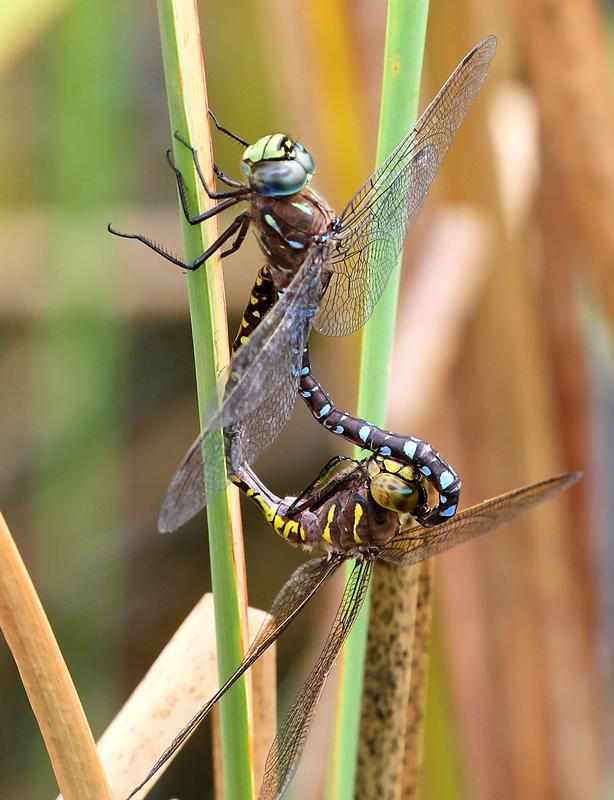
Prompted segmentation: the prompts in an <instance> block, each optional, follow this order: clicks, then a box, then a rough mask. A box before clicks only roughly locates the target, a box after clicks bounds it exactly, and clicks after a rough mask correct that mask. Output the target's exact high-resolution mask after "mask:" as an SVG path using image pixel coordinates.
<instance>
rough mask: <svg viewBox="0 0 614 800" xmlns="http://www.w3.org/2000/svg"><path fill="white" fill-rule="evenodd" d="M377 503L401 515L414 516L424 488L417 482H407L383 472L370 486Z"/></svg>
mask: <svg viewBox="0 0 614 800" xmlns="http://www.w3.org/2000/svg"><path fill="white" fill-rule="evenodd" d="M370 490H371V496H372V497H373V499H374V500H375V502H376V503H377V504H378V505H380V506H382V508H387V509H389V510H390V511H396V512H397V513H399V514H413V512H414V511H415V510H416V508H417V506H418V505H419V503H420V502H421V501H422V493H423V490H422V487H421V486H420V484H419V483H418V482H417V481H407V480H403V478H399V476H398V475H390V474H389V473H385V472H381V473H379V475H376V476H375V477H374V478H373V479H372V481H371V485H370Z"/></svg>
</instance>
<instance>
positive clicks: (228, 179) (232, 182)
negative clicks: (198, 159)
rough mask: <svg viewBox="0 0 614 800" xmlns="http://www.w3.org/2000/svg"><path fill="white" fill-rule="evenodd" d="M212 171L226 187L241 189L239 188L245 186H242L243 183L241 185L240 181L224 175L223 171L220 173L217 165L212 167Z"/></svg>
mask: <svg viewBox="0 0 614 800" xmlns="http://www.w3.org/2000/svg"><path fill="white" fill-rule="evenodd" d="M213 171H214V172H215V174H216V175H217V177H218V178H219V179H220V180H221V181H222V183H225V184H226V185H227V186H234V187H235V188H237V189H238V188H239V187H241V186H245V184H244V183H241V181H236V180H235V179H234V178H231V177H230V176H229V175H226V173H225V172H223V171H222V170H221V169H220V168H219V167H218V166H217V164H214V165H213Z"/></svg>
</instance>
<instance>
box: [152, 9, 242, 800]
mask: <svg viewBox="0 0 614 800" xmlns="http://www.w3.org/2000/svg"><path fill="white" fill-rule="evenodd" d="M158 16H159V20H160V34H161V39H162V52H163V59H164V74H165V80H166V87H167V95H168V103H169V111H170V120H171V131H173V132H174V131H179V132H180V134H181V135H182V136H183V137H184V138H186V139H187V140H188V141H189V142H191V144H192V145H193V146H195V147H196V148H197V149H198V151H199V157H200V162H201V165H202V166H203V169H204V172H205V175H206V176H208V179H209V181H210V182H211V185H213V180H212V157H211V141H210V137H209V127H208V117H207V98H206V85H205V76H204V67H203V57H202V51H201V42H200V32H199V24H198V15H197V8H196V4H195V3H194V2H192V1H191V0H158ZM173 146H174V156H175V163H176V164H177V166H178V168H179V169H180V171H181V172H182V174H183V176H184V179H185V184H186V188H187V192H188V197H189V199H190V200H191V202H192V205H193V208H194V211H196V209H197V208H198V210H199V211H203V210H205V209H206V208H207V207H209V206H210V205H211V201H210V200H209V199H208V198H207V197H206V194H205V193H204V192H203V190H202V188H201V187H199V186H198V184H197V182H196V175H195V172H194V168H193V163H192V159H191V153H190V151H189V150H187V148H185V147H183V146H182V145H180V144H178V143H177V141H176V140H175V141H174V142H173ZM182 221H183V235H184V244H185V253H186V257H187V259H188V260H192V259H194V258H195V257H196V256H198V255H199V254H200V253H202V252H203V251H204V249H205V247H206V246H207V243H208V242H211V241H213V238H214V237H215V227H216V226H215V223H213V222H212V223H211V224H208V225H199V226H193V227H191V226H189V225H188V224H187V223H186V222H185V220H183V217H182ZM187 281H188V296H189V303H190V317H191V321H192V336H193V341H194V362H195V366H196V383H197V390H198V406H199V411H200V420H201V426H204V423H205V410H206V408H207V403H208V400H209V398H210V396H211V394H212V393H213V392H214V391H215V387H216V377H217V375H218V373H219V371H220V370H221V368H222V367H223V366H224V365H225V364H226V363H227V361H228V338H227V329H226V314H225V302H224V294H223V287H222V276H221V269H220V264H219V259H218V260H215V259H211V261H209V262H207V264H206V265H205V266H204V267H201V268H200V269H199V270H197V271H195V272H193V273H190V274H189V275H188V278H187ZM219 435H220V437H221V436H222V434H221V432H220V434H219ZM217 451H218V452H219V454H220V458H222V456H221V454H222V452H223V448H222V447H220V448H217ZM222 460H223V458H222ZM210 466H211V468H212V469H216V465H214V464H212V465H210ZM217 467H218V468H220V469H223V468H224V465H223V463H222V464H220V465H217ZM207 519H208V523H209V543H210V551H211V575H212V583H213V595H214V603H215V619H216V637H217V652H218V672H219V676H220V679H224V678H226V677H227V676H228V675H230V674H231V673H232V672H233V671H234V669H235V668H236V667H237V666H238V665H239V663H240V662H241V660H242V656H243V652H244V649H245V643H246V641H247V637H246V631H245V609H246V599H245V567H244V555H243V550H242V540H241V535H240V518H239V512H238V498H237V496H236V493H235V492H234V490H229V492H228V493H222V494H221V495H218V497H216V498H214V499H213V500H212V501H211V502H210V503H209V505H208V506H207ZM221 739H222V752H223V767H224V791H225V796H226V797H227V798H233V800H249V798H251V797H252V796H253V774H252V755H251V750H252V744H251V734H250V726H249V708H248V693H247V686H246V683H245V680H243V679H242V680H240V681H238V682H237V685H236V686H235V687H234V688H233V689H232V690H231V691H230V692H228V694H227V695H226V697H225V698H224V700H223V701H222V703H221Z"/></svg>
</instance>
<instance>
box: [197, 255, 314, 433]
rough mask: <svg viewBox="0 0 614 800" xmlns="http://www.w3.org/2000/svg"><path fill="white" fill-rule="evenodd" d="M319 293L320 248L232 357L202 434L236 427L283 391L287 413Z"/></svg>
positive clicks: (309, 257)
mask: <svg viewBox="0 0 614 800" xmlns="http://www.w3.org/2000/svg"><path fill="white" fill-rule="evenodd" d="M322 292H323V255H322V249H321V248H320V247H314V248H313V249H312V250H311V252H310V254H309V255H308V256H307V258H306V259H305V261H304V263H303V265H302V266H301V268H300V270H299V271H298V272H297V273H296V275H295V276H294V278H293V279H292V281H291V282H290V284H289V286H288V287H287V288H286V289H285V291H284V292H283V294H282V295H281V297H280V298H279V300H278V301H277V302H276V303H275V304H274V305H273V307H272V308H271V309H270V310H269V311H268V312H267V313H266V314H265V316H264V319H263V320H262V322H261V323H260V325H258V327H257V328H256V330H255V331H254V332H253V333H252V334H251V336H249V338H248V339H247V341H246V342H244V344H242V345H241V346H240V347H239V349H238V350H237V351H236V352H235V353H234V355H233V357H232V359H231V361H230V364H229V366H228V375H229V377H228V380H227V382H226V386H225V388H224V394H223V398H222V401H221V404H219V408H216V407H215V406H214V407H213V408H212V409H211V413H210V414H209V415H208V423H207V428H206V430H215V429H216V428H228V427H230V426H232V425H235V424H237V423H240V422H241V421H242V420H245V418H246V417H247V416H248V415H249V414H251V413H252V412H253V411H256V409H258V408H260V406H261V405H262V404H263V403H264V402H265V401H267V400H268V398H269V397H271V396H273V395H274V394H280V393H281V390H282V387H283V390H284V391H285V392H286V393H287V394H290V395H291V397H289V398H287V399H286V400H285V405H288V404H291V405H290V409H291V408H292V406H293V405H294V401H295V396H296V392H297V388H298V383H299V379H300V368H301V362H302V358H303V348H304V347H305V345H306V341H307V337H308V335H309V330H310V328H311V324H312V319H313V316H314V314H315V312H316V309H317V307H318V304H319V302H320V299H321V297H322ZM288 376H290V378H288ZM290 386H291V387H292V391H288V389H289V387H290ZM216 400H217V398H216ZM281 427H283V426H282V425H280V426H279V430H281Z"/></svg>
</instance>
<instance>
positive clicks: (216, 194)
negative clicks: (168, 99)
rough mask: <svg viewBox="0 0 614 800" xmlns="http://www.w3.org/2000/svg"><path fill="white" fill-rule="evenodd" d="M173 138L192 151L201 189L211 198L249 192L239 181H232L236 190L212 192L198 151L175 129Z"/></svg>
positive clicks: (244, 194)
mask: <svg viewBox="0 0 614 800" xmlns="http://www.w3.org/2000/svg"><path fill="white" fill-rule="evenodd" d="M175 139H177V141H178V142H180V143H181V144H182V145H183V146H184V147H187V148H188V150H190V152H191V153H192V160H193V161H194V167H195V169H196V173H197V175H198V178H199V180H200V182H201V184H202V187H203V189H204V190H205V192H206V193H207V194H208V196H209V197H211V198H216V197H217V198H222V197H236V196H237V195H239V194H243V196H246V195H248V194H249V193H250V191H251V190H250V188H249V186H247V185H246V184H244V183H239V181H234V183H235V184H236V185H237V187H238V188H237V189H236V191H233V192H212V191H211V190H210V189H209V186H208V184H207V180H206V178H205V174H204V172H203V171H202V168H201V166H200V160H199V158H198V151H197V150H196V148H195V147H192V145H191V144H190V143H189V142H188V141H186V139H184V138H183V137H182V136H180V135H179V133H178V132H177V131H175ZM167 160H168V159H167ZM171 166H172V168H173V169H174V170H175V165H174V164H171ZM216 169H217V171H216V174H218V172H220V173H221V174H222V175H224V180H225V181H226V180H227V176H226V175H225V174H224V173H223V172H222V171H221V170H220V169H219V168H216ZM214 171H215V170H214ZM228 181H232V178H229V179H228Z"/></svg>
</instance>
